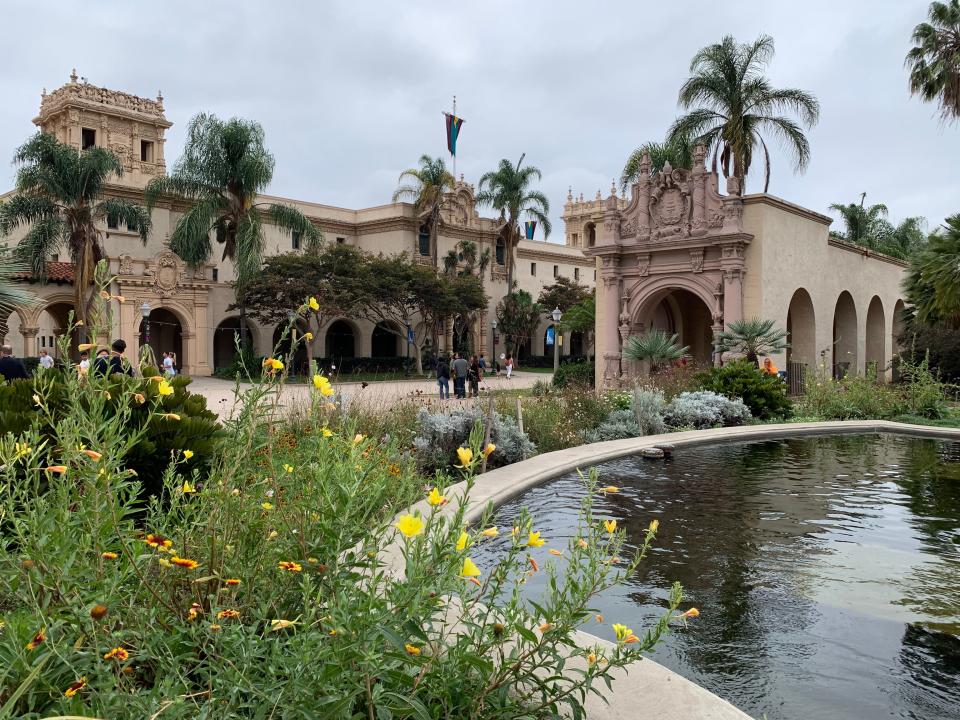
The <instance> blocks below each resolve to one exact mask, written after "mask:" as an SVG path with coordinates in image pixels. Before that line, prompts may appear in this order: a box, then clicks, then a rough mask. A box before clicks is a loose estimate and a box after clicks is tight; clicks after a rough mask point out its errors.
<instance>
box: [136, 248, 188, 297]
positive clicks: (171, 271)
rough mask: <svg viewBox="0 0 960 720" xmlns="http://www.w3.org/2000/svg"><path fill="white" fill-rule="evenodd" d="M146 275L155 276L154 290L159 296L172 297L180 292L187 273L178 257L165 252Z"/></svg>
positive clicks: (158, 257)
mask: <svg viewBox="0 0 960 720" xmlns="http://www.w3.org/2000/svg"><path fill="white" fill-rule="evenodd" d="M146 274H148V275H153V288H154V290H155V291H156V293H157V295H159V296H160V297H170V296H171V295H176V294H177V293H178V292H179V290H180V283H181V282H182V281H183V279H184V274H185V273H184V272H183V268H182V266H181V263H180V261H179V259H178V258H177V256H176V255H174V254H173V253H172V252H165V253H162V254H161V255H159V256H157V259H156V260H155V261H154V265H153V268H151V269H149V270H148V271H147V273H146Z"/></svg>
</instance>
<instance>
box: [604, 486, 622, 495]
mask: <svg viewBox="0 0 960 720" xmlns="http://www.w3.org/2000/svg"><path fill="white" fill-rule="evenodd" d="M600 492H602V493H604V494H607V493H617V492H620V488H618V487H617V486H616V485H607V486H606V487H602V488H600Z"/></svg>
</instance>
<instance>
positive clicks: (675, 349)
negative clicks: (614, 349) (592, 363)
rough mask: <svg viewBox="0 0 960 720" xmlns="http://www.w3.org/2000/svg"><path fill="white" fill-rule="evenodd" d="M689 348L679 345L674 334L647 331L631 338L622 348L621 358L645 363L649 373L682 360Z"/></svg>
mask: <svg viewBox="0 0 960 720" xmlns="http://www.w3.org/2000/svg"><path fill="white" fill-rule="evenodd" d="M689 351H690V348H689V347H687V346H686V345H681V344H680V338H678V337H677V335H676V333H674V334H673V335H671V334H670V333H667V332H665V331H663V330H658V329H653V330H648V331H647V332H646V333H645V334H643V335H641V336H640V337H632V338H629V339H628V340H627V342H626V343H625V344H624V346H623V356H624V358H626V359H627V360H634V361H644V360H645V361H647V362H649V363H650V371H651V372H656V371H658V370H660V369H661V368H662V367H663V366H664V365H667V364H668V363H671V362H676V361H677V360H682V359H683V358H685V357H687V356H688V355H689V354H690V352H689Z"/></svg>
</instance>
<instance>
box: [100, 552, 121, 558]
mask: <svg viewBox="0 0 960 720" xmlns="http://www.w3.org/2000/svg"><path fill="white" fill-rule="evenodd" d="M100 557H102V558H103V559H104V560H116V559H117V558H118V557H120V556H119V555H117V554H116V553H115V552H110V551H109V550H107V551H106V552H102V553H100Z"/></svg>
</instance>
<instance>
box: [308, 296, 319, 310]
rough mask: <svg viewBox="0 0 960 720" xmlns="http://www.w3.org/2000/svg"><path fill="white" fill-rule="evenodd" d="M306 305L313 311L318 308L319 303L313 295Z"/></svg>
mask: <svg viewBox="0 0 960 720" xmlns="http://www.w3.org/2000/svg"><path fill="white" fill-rule="evenodd" d="M308 305H310V309H311V310H313V311H314V312H316V311H317V310H319V309H320V303H318V302H317V299H316V298H315V297H312V298H310V301H309V303H308Z"/></svg>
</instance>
